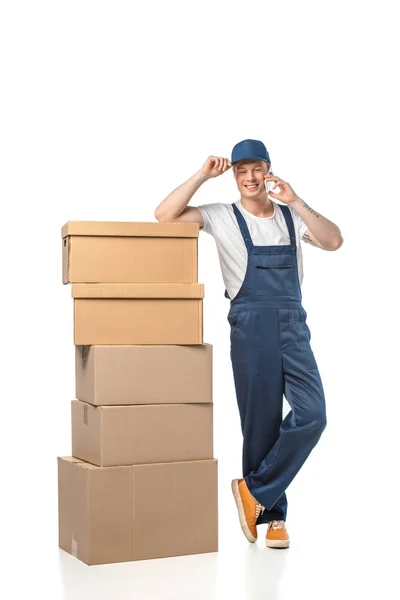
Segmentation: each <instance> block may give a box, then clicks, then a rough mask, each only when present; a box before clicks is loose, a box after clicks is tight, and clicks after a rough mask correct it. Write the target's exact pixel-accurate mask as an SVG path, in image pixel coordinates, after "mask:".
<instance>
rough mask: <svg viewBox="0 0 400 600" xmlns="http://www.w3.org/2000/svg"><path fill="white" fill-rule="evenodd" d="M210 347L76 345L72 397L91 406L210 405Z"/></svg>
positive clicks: (211, 384)
mask: <svg viewBox="0 0 400 600" xmlns="http://www.w3.org/2000/svg"><path fill="white" fill-rule="evenodd" d="M212 360H213V347H212V345H211V344H199V345H192V346H191V345H186V346H175V345H165V344H161V345H124V346H119V345H111V346H110V345H106V346H98V345H95V346H75V383H76V398H77V399H78V400H83V401H84V402H89V403H90V404H95V405H120V404H171V403H177V404H181V403H192V402H193V403H197V402H200V403H204V402H212V394H213V387H212V386H213V371H212Z"/></svg>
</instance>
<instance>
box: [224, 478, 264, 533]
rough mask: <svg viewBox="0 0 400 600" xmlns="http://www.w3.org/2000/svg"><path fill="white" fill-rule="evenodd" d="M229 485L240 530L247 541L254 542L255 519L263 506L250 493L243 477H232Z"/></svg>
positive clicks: (262, 510)
mask: <svg viewBox="0 0 400 600" xmlns="http://www.w3.org/2000/svg"><path fill="white" fill-rule="evenodd" d="M231 487H232V492H233V497H234V498H235V502H236V506H237V509H238V513H239V521H240V525H241V527H242V531H243V533H244V535H245V536H246V538H247V539H248V540H249V542H255V541H256V539H257V527H256V521H257V519H258V516H259V514H260V512H261V514H262V513H263V512H264V510H265V507H264V506H262V504H260V503H259V502H258V500H256V499H255V498H254V496H252V495H251V494H250V491H249V488H248V487H247V485H246V482H245V480H244V479H233V480H232V485H231Z"/></svg>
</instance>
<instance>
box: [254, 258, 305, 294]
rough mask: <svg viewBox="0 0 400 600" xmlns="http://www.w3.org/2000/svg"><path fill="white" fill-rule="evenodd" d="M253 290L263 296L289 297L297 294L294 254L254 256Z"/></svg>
mask: <svg viewBox="0 0 400 600" xmlns="http://www.w3.org/2000/svg"><path fill="white" fill-rule="evenodd" d="M253 265H254V282H253V288H254V291H255V293H256V294H257V295H261V296H282V295H283V296H287V295H288V294H289V295H294V294H296V292H297V285H298V278H297V272H296V269H297V262H296V257H295V255H294V253H293V254H254V255H253Z"/></svg>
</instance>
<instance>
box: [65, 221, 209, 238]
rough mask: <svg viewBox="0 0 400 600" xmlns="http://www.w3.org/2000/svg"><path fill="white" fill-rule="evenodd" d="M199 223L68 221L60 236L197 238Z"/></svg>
mask: <svg viewBox="0 0 400 600" xmlns="http://www.w3.org/2000/svg"><path fill="white" fill-rule="evenodd" d="M199 230H200V225H199V223H182V222H180V221H175V222H173V221H169V222H167V223H165V222H161V223H160V222H158V221H157V222H156V223H152V222H130V221H68V222H67V223H66V224H65V225H64V226H63V228H62V229H61V236H62V237H63V238H64V237H66V236H68V235H83V236H87V235H89V236H90V235H92V236H122V237H137V236H144V237H199Z"/></svg>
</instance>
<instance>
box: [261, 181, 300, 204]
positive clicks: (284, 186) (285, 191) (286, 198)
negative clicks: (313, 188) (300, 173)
mask: <svg viewBox="0 0 400 600" xmlns="http://www.w3.org/2000/svg"><path fill="white" fill-rule="evenodd" d="M264 179H265V181H274V185H273V186H272V188H271V191H269V192H267V193H268V194H269V195H270V196H272V197H273V198H277V200H280V201H281V202H284V203H285V204H292V202H294V201H295V200H297V199H298V195H297V194H296V192H295V191H294V190H293V188H292V186H291V185H290V184H289V183H288V182H287V181H283V179H281V178H280V177H277V176H276V175H264ZM277 187H279V189H280V192H279V193H278V194H277V193H276V192H273V191H272V190H273V189H274V188H277Z"/></svg>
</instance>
